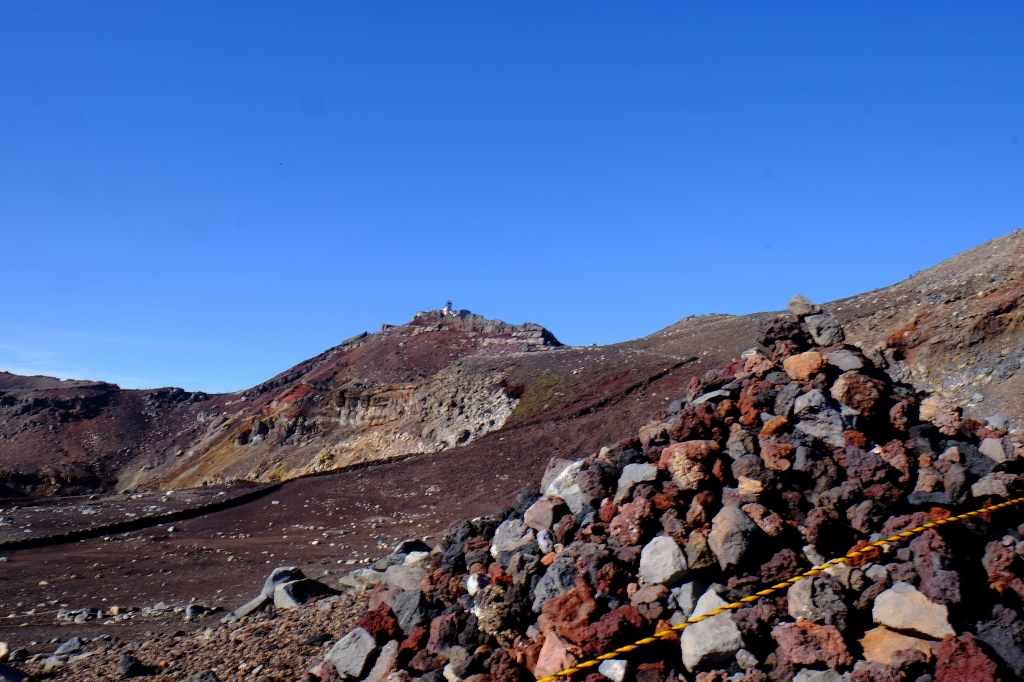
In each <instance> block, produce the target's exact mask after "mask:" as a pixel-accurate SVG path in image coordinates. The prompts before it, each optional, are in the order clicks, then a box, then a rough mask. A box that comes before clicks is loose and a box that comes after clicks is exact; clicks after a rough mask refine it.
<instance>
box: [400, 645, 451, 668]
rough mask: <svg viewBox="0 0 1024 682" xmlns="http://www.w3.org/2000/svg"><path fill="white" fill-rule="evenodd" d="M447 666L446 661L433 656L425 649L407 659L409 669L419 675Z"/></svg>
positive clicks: (436, 655)
mask: <svg viewBox="0 0 1024 682" xmlns="http://www.w3.org/2000/svg"><path fill="white" fill-rule="evenodd" d="M446 665H448V659H447V658H445V657H444V656H441V655H440V654H434V653H431V652H429V651H427V650H426V649H421V650H420V651H418V652H416V655H415V656H413V657H412V658H411V659H409V669H410V670H415V671H416V672H420V673H428V672H430V671H431V670H441V669H442V668H444V667H445V666H446Z"/></svg>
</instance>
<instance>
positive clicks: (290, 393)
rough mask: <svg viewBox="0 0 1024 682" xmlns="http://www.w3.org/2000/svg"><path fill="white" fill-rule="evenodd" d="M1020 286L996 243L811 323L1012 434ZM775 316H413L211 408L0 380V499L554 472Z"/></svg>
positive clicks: (644, 414)
mask: <svg viewBox="0 0 1024 682" xmlns="http://www.w3.org/2000/svg"><path fill="white" fill-rule="evenodd" d="M1022 277H1024V234H1020V233H1014V234H1010V235H1007V236H1005V237H1001V238H999V239H996V240H993V241H991V242H988V243H986V244H983V245H981V246H979V247H977V248H975V249H972V250H970V251H967V252H965V253H963V254H961V255H959V256H956V257H955V258H952V259H950V260H948V261H946V262H944V263H941V264H939V265H937V266H935V267H933V268H931V269H929V270H926V271H924V272H921V273H918V274H916V275H915V276H913V277H911V278H909V279H907V280H904V281H902V282H899V283H897V284H894V285H892V286H889V287H885V288H883V289H879V290H876V291H873V292H869V293H865V294H859V295H857V296H854V297H850V298H847V299H842V300H839V301H834V302H832V303H828V304H824V305H823V306H822V307H823V308H824V309H825V310H826V311H828V312H831V313H833V314H834V315H836V316H837V317H838V318H839V319H840V320H841V321H842V323H843V325H844V327H845V330H846V335H847V339H848V341H849V342H851V343H853V344H856V345H857V346H860V347H861V348H863V349H864V350H865V352H866V353H867V354H868V355H869V356H870V357H871V359H872V360H873V361H874V362H875V363H876V364H877V365H878V366H879V367H881V368H883V369H884V370H885V371H886V372H887V373H889V374H890V376H892V377H893V378H894V379H896V380H899V381H904V382H907V383H911V384H913V385H914V386H916V387H918V388H921V389H928V390H931V391H935V392H937V393H940V394H942V395H944V396H946V397H948V398H950V399H951V400H953V401H954V402H957V403H959V404H961V405H963V406H964V407H965V416H968V417H971V416H973V417H984V416H988V415H990V414H993V413H995V412H1005V413H1006V414H1007V415H1008V416H1009V418H1010V421H1011V423H1015V424H1018V425H1019V424H1020V423H1021V421H1022V418H1024V401H1022V400H1021V398H1020V396H1021V395H1022V394H1024V378H1022V373H1021V363H1022V362H1024V332H1022V329H1021V327H1022V324H1021V316H1022V314H1024V308H1022V302H1024V301H1022V297H1024V279H1022ZM781 303H784V302H782V301H780V304H781ZM776 314H777V313H761V314H757V315H747V316H730V315H706V316H699V317H690V318H686V319H683V320H680V321H679V322H677V323H676V324H673V325H671V326H670V327H667V328H666V329H663V330H661V331H658V332H656V333H654V334H651V335H650V336H647V337H644V338H641V339H636V340H633V341H627V342H624V343H619V344H612V345H608V346H601V347H586V348H582V347H567V346H562V345H561V344H559V342H558V341H557V340H556V339H555V337H554V336H553V335H552V334H551V333H550V332H548V331H547V330H545V329H544V328H543V327H540V326H538V325H531V324H524V325H509V324H505V323H502V322H500V321H488V320H484V319H483V318H481V317H479V316H476V315H472V314H469V313H468V312H467V311H458V312H454V311H431V312H427V313H419V314H417V315H416V317H414V318H413V320H412V321H410V322H409V323H408V324H405V325H398V326H391V325H384V327H383V328H382V330H381V331H380V332H377V333H368V334H361V335H359V336H357V337H355V338H353V339H350V340H348V341H346V342H344V343H342V344H340V345H338V346H336V347H334V348H331V349H329V350H327V351H325V352H324V353H322V354H321V355H319V356H317V357H315V358H311V359H310V360H307V361H305V362H303V363H301V364H299V365H297V366H296V367H293V368H291V369H289V370H287V371H285V372H282V373H281V374H279V375H278V376H276V377H274V378H272V379H270V380H268V381H266V382H264V383H263V384H260V385H259V386H256V387H253V388H251V389H249V390H246V391H242V392H238V393H231V394H222V395H207V394H205V393H189V392H186V391H183V390H181V389H176V388H162V389H155V390H122V389H120V388H118V387H117V386H115V385H112V384H106V383H99V382H88V381H59V380H56V379H52V378H48V377H21V376H16V375H12V374H7V373H0V495H6V496H10V495H40V494H44V495H45V494H55V493H56V494H63V493H79V492H90V491H93V490H106V491H109V490H129V489H130V490H135V489H140V490H141V489H157V488H174V487H179V488H183V487H193V486H201V485H210V484H220V483H224V482H230V481H233V480H249V481H264V482H265V481H280V480H288V479H292V478H296V477H300V476H304V475H307V474H311V473H317V472H324V471H330V470H334V469H339V468H344V467H348V466H351V465H354V464H360V463H364V462H371V461H377V460H383V459H390V458H398V457H403V456H406V455H415V454H419V453H434V452H439V451H442V450H450V449H452V448H458V447H463V446H470V445H471V447H469V448H468V449H467V450H466V453H467V457H477V458H479V457H486V456H490V455H495V454H506V455H512V456H516V455H520V456H525V454H524V453H530V459H531V461H532V459H535V458H536V457H537V455H538V454H539V453H541V452H543V454H544V459H545V460H546V459H547V457H548V456H563V457H573V456H577V455H580V453H586V452H591V451H593V450H595V449H596V448H599V447H600V446H601V445H604V444H606V443H609V442H615V441H618V440H621V439H622V438H624V437H627V436H629V435H630V434H635V433H636V432H637V429H638V428H639V427H640V426H641V425H642V424H643V423H645V422H646V421H647V419H648V418H649V416H650V414H651V413H653V412H656V411H657V409H658V408H659V407H667V405H668V403H669V402H670V401H671V400H673V399H675V398H678V397H679V396H680V395H681V394H682V393H683V392H684V389H685V386H686V385H687V384H688V382H689V381H690V379H691V378H692V377H694V376H697V375H700V374H702V373H703V371H704V370H705V369H706V368H708V367H714V366H723V365H725V364H727V363H728V362H729V361H731V360H734V359H736V358H738V357H739V356H740V353H742V352H743V351H744V350H745V349H747V348H749V347H750V346H752V345H754V344H755V343H756V342H757V340H758V327H759V325H763V324H765V323H767V322H768V321H770V320H771V319H772V318H773V317H774V316H775V315H776ZM522 475H523V476H524V480H530V479H531V478H532V476H533V472H532V471H526V470H524V471H523V474H522Z"/></svg>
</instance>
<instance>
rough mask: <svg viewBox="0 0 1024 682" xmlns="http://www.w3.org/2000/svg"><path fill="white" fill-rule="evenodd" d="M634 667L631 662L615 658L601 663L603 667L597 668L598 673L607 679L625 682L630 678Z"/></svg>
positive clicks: (614, 681) (613, 681)
mask: <svg viewBox="0 0 1024 682" xmlns="http://www.w3.org/2000/svg"><path fill="white" fill-rule="evenodd" d="M631 668H632V666H631V665H630V663H629V661H624V660H622V659H621V658H613V659H610V660H607V661H601V665H599V666H597V672H599V673H601V674H602V675H604V676H605V677H607V678H608V679H609V680H611V681H612V682H624V681H625V680H626V678H628V677H629V673H630V671H631Z"/></svg>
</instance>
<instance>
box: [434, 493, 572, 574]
mask: <svg viewBox="0 0 1024 682" xmlns="http://www.w3.org/2000/svg"><path fill="white" fill-rule="evenodd" d="M567 503H568V502H567ZM535 540H536V535H535V534H534V532H533V529H532V528H530V527H529V526H527V525H526V522H525V521H523V520H522V519H507V520H505V521H503V522H502V524H501V525H500V526H498V529H497V530H496V531H495V532H494V540H493V541H492V544H491V556H492V557H494V558H495V559H497V558H498V555H499V554H503V553H514V552H518V551H519V550H523V549H526V548H528V547H529V546H530V545H531V544H533V542H534V541H535ZM421 579H422V578H421Z"/></svg>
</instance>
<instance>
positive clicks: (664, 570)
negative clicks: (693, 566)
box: [640, 535, 690, 587]
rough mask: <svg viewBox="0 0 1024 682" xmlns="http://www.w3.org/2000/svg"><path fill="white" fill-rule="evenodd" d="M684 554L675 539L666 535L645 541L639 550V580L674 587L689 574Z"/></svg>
mask: <svg viewBox="0 0 1024 682" xmlns="http://www.w3.org/2000/svg"><path fill="white" fill-rule="evenodd" d="M689 572H690V568H689V566H688V565H687V563H686V554H684V553H683V550H682V548H681V547H680V546H679V545H678V544H677V543H676V541H675V540H673V539H672V538H670V537H668V536H667V535H659V536H658V537H656V538H654V539H653V540H651V541H650V542H649V543H647V546H645V547H644V548H643V550H641V552H640V580H642V581H643V582H645V583H648V584H653V583H657V584H661V585H666V586H668V587H674V586H675V585H678V584H679V583H681V582H682V581H683V579H684V578H686V576H687V574H689Z"/></svg>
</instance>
